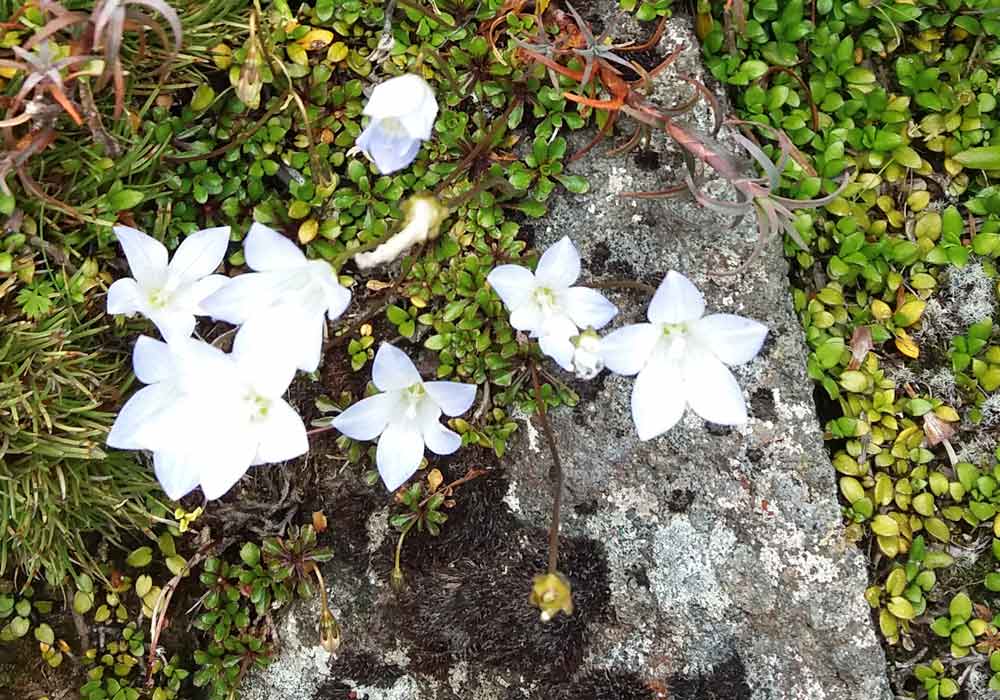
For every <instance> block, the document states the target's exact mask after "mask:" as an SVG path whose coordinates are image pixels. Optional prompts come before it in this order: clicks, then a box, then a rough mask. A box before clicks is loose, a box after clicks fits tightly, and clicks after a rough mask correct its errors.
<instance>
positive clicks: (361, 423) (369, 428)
mask: <svg viewBox="0 0 1000 700" xmlns="http://www.w3.org/2000/svg"><path fill="white" fill-rule="evenodd" d="M399 411H400V396H399V394H398V393H397V392H389V393H385V394H375V395H374V396H369V397H368V398H365V399H361V400H360V401H358V402H357V403H354V404H352V405H351V406H349V407H348V408H347V410H345V411H344V412H343V413H341V414H340V415H339V416H337V417H336V418H334V419H333V427H334V428H336V429H337V430H339V431H340V432H342V433H343V434H344V435H346V436H347V437H349V438H352V439H354V440H374V439H375V438H376V437H378V436H379V435H381V434H382V432H383V431H384V430H385V428H386V426H387V425H389V422H390V421H391V420H393V419H394V418H395V417H396V416H397V415H398V413H399Z"/></svg>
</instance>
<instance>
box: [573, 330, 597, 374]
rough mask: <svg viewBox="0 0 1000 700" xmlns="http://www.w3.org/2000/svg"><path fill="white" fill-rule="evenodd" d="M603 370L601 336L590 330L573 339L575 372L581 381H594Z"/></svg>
mask: <svg viewBox="0 0 1000 700" xmlns="http://www.w3.org/2000/svg"><path fill="white" fill-rule="evenodd" d="M602 369H604V357H603V356H602V355H601V336H599V335H597V333H596V332H595V331H594V329H592V328H588V329H587V330H585V331H583V332H582V333H580V335H578V336H577V337H576V338H574V339H573V371H574V372H575V373H576V376H577V377H579V378H580V379H593V378H594V377H596V376H597V375H598V374H600V372H601V370H602Z"/></svg>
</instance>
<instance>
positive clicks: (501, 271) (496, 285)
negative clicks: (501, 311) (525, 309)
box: [486, 265, 535, 311]
mask: <svg viewBox="0 0 1000 700" xmlns="http://www.w3.org/2000/svg"><path fill="white" fill-rule="evenodd" d="M486 281H487V282H488V283H489V285H490V286H491V287H493V289H494V291H496V293H497V296H499V297H500V299H501V301H503V303H504V305H505V306H506V307H507V309H508V310H511V311H512V310H514V309H518V308H520V307H521V306H523V305H524V304H525V303H526V302H527V301H528V299H529V298H530V297H531V295H532V293H534V291H535V275H534V274H532V272H531V270H529V269H528V268H526V267H521V266H520V265H500V266H499V267H495V268H493V270H492V271H491V272H490V274H489V275H488V276H487V277H486Z"/></svg>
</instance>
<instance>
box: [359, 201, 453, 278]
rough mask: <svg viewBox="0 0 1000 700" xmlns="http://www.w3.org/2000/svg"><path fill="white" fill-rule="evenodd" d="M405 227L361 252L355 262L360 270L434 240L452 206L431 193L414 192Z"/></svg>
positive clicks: (405, 205)
mask: <svg viewBox="0 0 1000 700" xmlns="http://www.w3.org/2000/svg"><path fill="white" fill-rule="evenodd" d="M402 209H403V214H405V216H406V218H405V219H404V220H403V228H402V229H401V230H400V231H399V232H398V233H396V234H395V235H393V236H392V237H391V238H389V240H387V241H385V242H384V243H383V244H382V245H380V246H379V247H378V248H376V249H375V250H373V251H371V252H368V253H358V254H357V255H355V256H354V264H355V265H357V266H358V269H359V270H367V269H368V268H371V267H375V266H376V265H383V264H385V263H390V262H392V261H393V260H395V259H396V258H398V257H399V256H400V255H402V254H403V253H405V252H406V251H407V250H409V249H410V248H412V247H413V246H415V245H416V244H417V243H423V242H424V241H430V240H433V239H435V238H437V236H438V231H439V230H440V228H441V223H442V222H443V221H444V220H445V218H447V216H448V209H447V208H445V207H443V206H441V204H439V203H438V201H437V200H436V199H434V198H433V197H429V196H427V195H419V194H417V195H413V196H412V197H410V198H409V199H408V200H406V201H405V202H404V203H403V206H402Z"/></svg>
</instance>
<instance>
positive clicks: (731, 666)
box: [667, 655, 752, 700]
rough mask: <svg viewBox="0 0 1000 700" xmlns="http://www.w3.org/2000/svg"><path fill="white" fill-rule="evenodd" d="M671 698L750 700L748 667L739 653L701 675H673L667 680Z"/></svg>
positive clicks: (689, 699) (673, 699)
mask: <svg viewBox="0 0 1000 700" xmlns="http://www.w3.org/2000/svg"><path fill="white" fill-rule="evenodd" d="M667 688H668V689H669V693H670V694H669V696H668V697H669V698H670V699H671V700H750V698H751V696H752V693H751V691H750V686H749V685H747V677H746V668H744V666H743V660H742V659H740V657H739V656H738V655H733V656H732V657H730V658H728V659H726V660H725V661H723V662H722V663H719V664H717V665H716V666H714V667H713V668H712V670H711V671H710V672H709V673H706V674H704V675H700V676H681V675H676V676H671V677H670V679H669V680H668V681H667Z"/></svg>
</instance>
